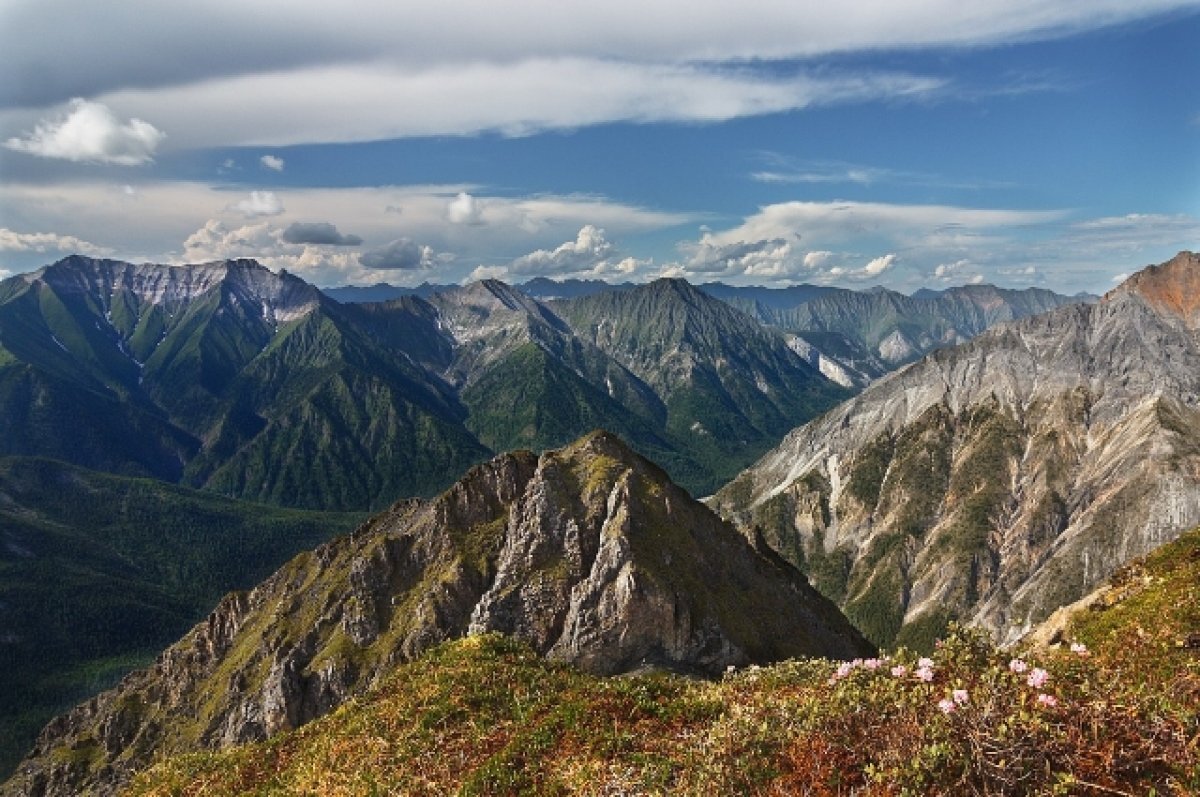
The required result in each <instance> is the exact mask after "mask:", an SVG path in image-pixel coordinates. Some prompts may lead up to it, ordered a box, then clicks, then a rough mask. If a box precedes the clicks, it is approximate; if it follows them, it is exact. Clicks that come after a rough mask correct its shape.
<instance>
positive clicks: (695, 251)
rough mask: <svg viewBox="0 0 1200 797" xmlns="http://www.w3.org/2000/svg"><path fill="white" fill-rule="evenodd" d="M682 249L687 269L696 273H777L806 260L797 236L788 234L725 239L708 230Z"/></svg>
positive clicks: (790, 268)
mask: <svg viewBox="0 0 1200 797" xmlns="http://www.w3.org/2000/svg"><path fill="white" fill-rule="evenodd" d="M680 249H681V250H682V251H683V252H684V253H686V254H687V255H688V260H687V262H686V264H684V270H685V271H687V272H690V273H696V274H745V275H754V276H763V277H777V276H784V275H785V274H786V273H787V272H789V271H791V270H793V268H794V267H795V266H796V265H797V264H800V263H803V260H802V259H797V257H796V246H795V243H794V242H793V240H788V239H785V238H762V239H759V240H757V241H740V240H738V241H730V242H728V243H722V242H720V241H718V240H717V239H716V238H715V237H714V236H713V235H712V233H705V234H704V235H703V236H702V237H701V239H700V240H699V241H698V242H696V243H684V244H682V245H681V246H680Z"/></svg>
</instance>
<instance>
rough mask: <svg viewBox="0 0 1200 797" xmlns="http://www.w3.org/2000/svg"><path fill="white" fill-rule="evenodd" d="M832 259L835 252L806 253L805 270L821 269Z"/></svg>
mask: <svg viewBox="0 0 1200 797" xmlns="http://www.w3.org/2000/svg"><path fill="white" fill-rule="evenodd" d="M831 257H833V252H829V251H824V250H821V251H817V252H806V253H805V254H804V261H803V263H804V268H806V269H810V270H811V269H815V268H820V267H821V266H822V265H823V264H824V263H826V262H827V261H828V260H829V258H831Z"/></svg>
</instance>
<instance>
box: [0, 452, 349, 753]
mask: <svg viewBox="0 0 1200 797" xmlns="http://www.w3.org/2000/svg"><path fill="white" fill-rule="evenodd" d="M361 519H362V516H361V515H357V514H335V513H321V512H309V511H297V510H285V509H279V508H276V507H268V506H262V505H259V504H251V503H247V502H241V501H234V500H232V499H228V498H223V497H220V496H215V495H211V494H209V493H202V492H197V491H195V490H188V489H184V488H181V487H174V486H171V485H167V484H163V483H161V482H157V481H153V480H150V479H133V478H126V477H119V476H111V475H107V474H102V473H97V472H95V471H89V470H85V469H83V468H78V467H75V466H73V465H67V464H65V463H62V462H56V461H53V460H47V459H37V458H27V457H6V458H0V672H3V678H0V775H7V773H8V772H9V771H10V770H11V768H12V767H13V765H14V764H15V763H16V761H17V759H18V758H19V757H20V756H21V755H23V754H24V753H25V752H26V751H27V750H28V748H29V747H30V746H31V745H32V744H33V739H34V737H35V736H36V734H37V732H38V731H39V730H40V729H41V727H42V725H44V724H45V722H46V721H47V720H49V719H50V718H51V717H52V716H53V715H54V714H56V713H58V712H59V711H62V710H64V709H66V708H68V707H70V706H71V705H74V704H75V703H77V702H79V701H80V700H83V699H85V698H87V697H90V696H91V695H93V694H95V693H96V692H99V691H101V690H102V689H105V688H107V687H109V686H111V685H112V684H114V683H116V681H117V680H118V679H119V678H120V677H121V676H122V675H124V674H125V673H126V672H128V671H130V670H132V669H134V668H136V667H139V666H144V665H145V664H147V663H148V662H150V661H151V660H153V658H154V656H155V655H156V654H157V653H158V651H160V650H161V649H162V648H164V647H165V646H166V645H168V644H169V643H170V642H172V641H174V640H175V639H176V638H178V637H179V636H180V635H181V634H182V633H183V632H184V631H186V630H187V629H188V628H189V627H191V625H192V624H193V623H195V622H196V621H197V620H199V619H200V618H201V617H202V616H203V615H204V613H205V612H207V611H209V610H210V609H211V608H212V606H213V605H214V604H216V602H217V600H218V599H219V598H220V597H221V596H222V595H223V594H225V593H226V592H228V591H229V590H232V589H241V588H245V587H249V586H251V585H253V584H255V583H257V582H258V581H260V580H261V579H262V578H264V577H265V576H266V575H267V574H269V573H270V572H271V571H272V570H274V569H275V568H276V567H278V566H279V564H280V562H283V561H285V560H287V559H288V558H289V557H291V556H293V555H294V554H295V553H296V552H298V551H301V550H306V549H308V548H311V547H314V546H316V545H317V544H319V543H321V542H324V541H326V540H328V539H329V538H331V537H333V536H335V535H336V534H339V533H342V532H345V531H348V530H350V529H351V528H353V527H354V526H355V525H356V524H357V523H358V522H360V521H361Z"/></svg>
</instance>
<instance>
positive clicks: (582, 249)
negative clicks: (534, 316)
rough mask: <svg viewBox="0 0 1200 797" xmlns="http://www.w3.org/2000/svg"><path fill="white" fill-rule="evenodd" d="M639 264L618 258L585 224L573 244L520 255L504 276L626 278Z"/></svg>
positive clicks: (601, 232)
mask: <svg viewBox="0 0 1200 797" xmlns="http://www.w3.org/2000/svg"><path fill="white" fill-rule="evenodd" d="M643 264H644V261H639V260H637V259H636V258H632V257H622V256H621V255H620V253H619V252H618V251H617V249H616V248H615V247H614V246H613V245H612V243H611V242H610V241H609V240H608V239H607V238H606V237H605V234H604V230H602V229H600V228H599V227H596V226H595V225H593V224H585V225H584V226H583V227H581V228H580V230H579V233H578V234H577V235H576V236H575V240H573V241H567V242H566V243H563V244H561V245H560V246H557V247H555V248H554V249H538V250H535V251H533V252H530V253H529V254H527V255H522V256H521V257H518V258H516V259H515V260H513V261H512V262H511V263H510V264H508V266H507V268H506V272H507V273H508V274H510V275H518V276H535V275H536V276H580V275H586V276H590V277H600V276H604V275H621V276H625V277H628V276H630V275H632V274H633V273H635V272H636V271H637V270H638V268H639V267H640V266H641V265H643Z"/></svg>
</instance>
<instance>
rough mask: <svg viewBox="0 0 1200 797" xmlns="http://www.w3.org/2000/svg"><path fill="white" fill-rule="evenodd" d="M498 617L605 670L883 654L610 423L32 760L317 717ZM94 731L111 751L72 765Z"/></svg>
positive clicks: (295, 590)
mask: <svg viewBox="0 0 1200 797" xmlns="http://www.w3.org/2000/svg"><path fill="white" fill-rule="evenodd" d="M281 607H291V608H288V609H284V610H281ZM490 632H500V633H503V634H506V635H510V636H514V637H517V638H519V639H521V640H523V641H524V642H525V643H527V644H529V645H530V646H531V647H533V648H534V649H535V650H536V651H538V652H539V653H541V654H543V655H545V656H546V657H547V658H550V659H554V660H558V661H565V662H571V663H573V664H575V665H577V666H579V667H580V668H582V669H584V670H587V671H590V672H594V673H599V674H614V673H621V672H629V671H636V670H641V669H645V668H648V667H649V668H655V669H669V670H677V671H684V672H689V673H697V674H704V675H717V674H719V673H721V672H723V671H724V670H725V668H726V667H727V666H729V665H745V664H748V663H751V662H757V663H766V662H770V661H777V660H781V659H785V658H792V657H796V656H801V655H815V656H828V657H836V658H851V657H854V656H865V655H869V654H870V653H871V652H872V651H873V647H872V646H871V645H870V644H869V643H868V642H866V640H865V639H864V638H863V637H862V636H861V634H859V633H858V632H857V631H856V630H855V629H854V628H853V627H852V626H851V625H850V624H849V623H848V622H847V621H846V619H845V618H844V617H843V616H842V615H841V614H840V613H839V612H838V611H837V610H836V609H835V608H834V606H833V605H832V604H831V603H830V602H829V601H827V600H826V599H824V598H822V597H821V596H820V595H818V594H817V593H816V591H815V590H814V589H813V588H812V587H811V586H809V584H808V582H807V581H806V580H805V579H804V577H803V576H801V575H800V573H799V571H797V570H796V569H795V568H793V567H791V566H790V565H788V564H786V563H785V562H784V561H783V560H782V559H780V558H779V557H777V556H773V555H771V554H769V553H766V552H764V551H763V550H760V549H758V548H756V547H755V546H753V545H751V544H750V543H749V542H748V541H747V540H746V538H744V537H743V536H741V535H740V534H739V533H738V532H737V531H736V530H735V529H734V528H733V527H732V526H730V525H729V524H728V523H725V522H724V521H722V520H721V519H720V518H718V517H717V516H716V515H715V514H713V512H712V511H711V510H709V509H708V508H707V507H705V506H704V505H703V504H701V503H699V502H697V501H695V500H693V499H692V498H691V497H690V496H689V495H688V494H687V493H686V492H684V491H683V490H682V489H681V488H679V487H677V486H676V485H674V484H673V483H671V482H670V480H669V479H667V477H666V476H665V474H663V473H662V471H660V470H659V469H658V468H657V467H656V466H654V465H652V464H651V463H650V462H648V461H647V460H645V459H642V458H641V457H639V456H637V455H636V454H634V453H633V452H632V451H631V450H630V449H629V448H628V447H627V446H626V445H625V444H624V443H623V442H621V441H620V440H619V439H617V438H616V437H615V436H613V435H611V434H609V433H607V432H600V431H597V432H593V433H591V434H589V435H587V436H585V437H584V438H582V439H580V440H578V441H576V442H575V443H573V444H572V445H570V446H568V447H566V448H564V449H560V450H558V451H548V452H546V453H544V454H542V455H541V456H536V455H534V454H532V453H530V452H528V451H519V452H515V453H512V454H504V455H502V456H499V457H496V458H495V459H493V460H491V461H490V462H487V463H484V464H482V465H479V466H477V467H475V468H474V469H472V470H471V471H470V472H469V473H468V474H467V475H466V476H465V477H463V479H462V480H460V481H459V482H458V483H457V484H456V485H454V486H453V487H451V488H450V489H449V490H447V491H446V492H444V493H443V494H442V495H440V496H438V497H437V498H435V499H433V500H431V501H428V502H408V503H401V504H397V505H395V506H393V507H392V508H391V509H390V510H388V511H387V512H384V513H382V514H380V515H378V516H376V517H375V518H373V519H372V520H370V521H368V522H367V523H366V524H365V525H363V526H361V527H360V528H359V529H358V530H357V531H355V532H354V533H353V534H351V535H348V536H344V537H340V538H338V539H336V540H334V541H332V542H330V543H327V544H326V545H324V546H322V547H320V548H318V549H317V550H316V551H314V552H313V553H311V554H302V555H301V556H299V557H297V558H296V559H294V560H293V561H292V562H290V563H289V564H287V565H285V566H284V567H283V568H281V569H280V570H279V571H278V572H277V573H276V574H275V575H274V576H272V577H271V578H269V579H267V580H266V581H264V582H263V583H262V584H260V585H259V586H258V587H257V588H255V589H254V590H253V591H252V592H250V593H235V594H232V595H230V596H228V597H227V598H226V599H225V600H224V601H222V603H221V604H220V605H219V606H218V608H217V609H216V610H215V611H214V612H213V614H212V615H211V616H210V617H209V619H208V620H207V621H205V622H202V623H200V624H199V625H197V626H196V627H195V628H194V629H193V630H192V631H191V632H190V633H189V634H188V635H187V636H185V637H184V638H183V639H182V640H181V641H180V642H179V643H177V644H176V645H174V646H173V647H171V648H169V649H168V650H167V651H166V652H164V653H163V654H162V655H161V656H159V658H158V659H157V661H156V662H155V664H154V665H153V666H152V667H151V668H150V669H147V670H143V671H140V672H137V673H134V674H132V675H130V676H129V677H128V678H126V679H125V681H123V682H122V684H121V685H120V686H119V687H118V688H117V689H115V690H112V691H110V692H107V693H104V694H102V695H100V696H99V697H97V698H95V699H94V700H92V701H91V702H90V703H88V704H85V705H83V706H80V707H79V708H76V709H75V710H74V711H72V712H71V713H69V714H67V715H65V716H63V717H60V718H59V719H58V720H55V721H54V722H53V723H51V724H50V725H49V726H47V728H46V730H45V731H43V734H42V737H41V739H40V740H39V742H38V745H37V747H36V748H35V750H34V753H33V755H32V756H31V758H29V759H27V761H26V763H25V764H24V765H23V767H22V773H21V775H22V777H27V778H30V779H33V778H41V779H42V780H41V782H43V783H47V784H48V785H50V786H52V787H58V788H57V792H58V793H81V792H85V791H87V792H90V791H91V790H92V787H96V786H104V787H111V786H113V785H115V784H114V782H115V783H117V784H119V783H120V782H121V781H124V780H125V779H127V778H128V777H129V776H130V775H131V774H132V772H133V771H134V770H136V769H137V768H140V767H143V766H145V765H146V764H148V763H149V762H150V760H151V758H152V757H153V756H154V755H157V754H161V753H166V752H183V751H185V750H195V749H197V748H198V747H217V746H224V745H229V744H234V743H239V742H244V741H249V740H252V739H262V738H265V737H267V736H269V735H271V734H273V733H276V732H278V731H280V730H284V729H288V728H294V727H297V726H299V725H301V724H304V723H305V722H308V721H309V720H312V719H314V718H316V717H319V716H321V715H323V714H326V713H328V712H330V711H332V710H333V709H335V708H336V707H337V706H338V705H340V704H342V703H343V702H345V701H346V700H347V699H348V698H349V697H351V696H352V695H355V694H358V693H360V692H361V691H362V690H363V689H364V688H365V687H366V686H367V685H369V684H370V683H372V682H374V681H377V680H378V679H379V678H380V677H382V676H383V675H384V674H385V673H387V672H388V671H390V670H391V669H392V668H393V667H394V666H395V665H396V664H397V663H399V662H401V661H405V660H408V659H411V658H413V657H415V656H418V655H420V654H421V653H422V652H423V651H425V650H427V649H429V648H430V647H432V646H433V645H436V644H437V643H439V642H442V641H444V640H447V639H453V638H458V637H462V636H465V635H478V634H483V633H490ZM129 706H137V707H138V713H137V714H136V715H135V714H133V713H130V709H129ZM143 709H144V710H143ZM84 747H86V748H87V749H95V750H96V751H97V756H98V757H101V758H103V759H104V760H103V766H99V765H96V764H97V762H95V761H93V760H91V759H85V758H84V757H82V756H75V757H74V758H70V759H69V762H68V763H66V764H60V763H59V762H60V761H62V760H65V759H66V751H68V750H74V749H81V748H84ZM100 790H101V791H104V790H106V789H100ZM47 791H51V793H54V792H53V791H52V790H50V789H48V790H47Z"/></svg>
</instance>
